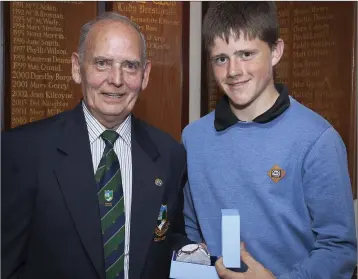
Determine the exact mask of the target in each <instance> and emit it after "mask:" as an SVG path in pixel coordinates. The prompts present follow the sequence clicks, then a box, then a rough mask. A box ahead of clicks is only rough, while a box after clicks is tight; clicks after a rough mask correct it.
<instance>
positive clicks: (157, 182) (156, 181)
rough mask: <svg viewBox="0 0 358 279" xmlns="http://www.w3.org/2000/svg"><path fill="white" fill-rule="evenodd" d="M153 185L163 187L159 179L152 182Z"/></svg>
mask: <svg viewBox="0 0 358 279" xmlns="http://www.w3.org/2000/svg"><path fill="white" fill-rule="evenodd" d="M154 183H155V185H157V186H162V185H163V181H162V180H161V179H160V178H156V179H155V181H154Z"/></svg>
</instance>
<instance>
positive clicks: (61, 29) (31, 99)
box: [4, 2, 97, 129]
mask: <svg viewBox="0 0 358 279" xmlns="http://www.w3.org/2000/svg"><path fill="white" fill-rule="evenodd" d="M4 14H5V15H6V18H5V25H4V26H5V43H6V45H5V94H4V96H5V115H4V116H5V129H9V128H14V127H16V126H19V125H22V124H26V123H29V122H32V121H36V120H40V119H43V118H47V117H50V116H52V115H54V114H57V113H59V112H62V111H64V110H68V109H71V108H73V107H74V106H75V105H76V104H77V103H78V102H79V100H80V99H81V98H82V92H81V89H80V87H79V86H77V85H75V84H74V83H73V82H72V78H71V54H72V52H74V51H77V46H78V41H79V34H80V28H81V26H82V25H83V24H84V23H86V22H87V21H90V20H91V19H93V18H94V17H95V16H96V15H97V3H96V2H10V3H7V4H6V6H5V11H4Z"/></svg>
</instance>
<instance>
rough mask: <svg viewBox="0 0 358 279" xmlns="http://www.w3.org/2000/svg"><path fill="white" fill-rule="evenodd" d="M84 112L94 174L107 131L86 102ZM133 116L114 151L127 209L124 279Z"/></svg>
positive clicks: (126, 264) (126, 258)
mask: <svg viewBox="0 0 358 279" xmlns="http://www.w3.org/2000/svg"><path fill="white" fill-rule="evenodd" d="M82 107H83V112H84V115H85V119H86V124H87V130H88V135H89V140H90V146H91V153H92V162H93V172H94V174H95V173H96V171H97V168H98V165H99V162H100V160H101V158H102V154H103V151H104V149H105V146H106V144H105V142H104V140H103V139H102V138H101V134H102V133H103V132H104V131H105V130H107V129H106V128H105V127H104V126H103V125H102V124H101V123H99V122H98V120H97V119H96V118H94V116H93V115H92V114H91V113H90V112H89V110H88V109H87V107H86V105H85V103H84V102H82ZM131 122H132V121H131V115H129V116H128V117H127V118H126V119H125V120H124V122H123V123H122V124H121V125H120V126H119V127H118V129H117V130H116V132H117V133H118V134H119V137H118V139H117V140H116V142H115V143H114V151H115V153H116V154H117V157H118V161H119V164H120V167H121V175H122V185H123V195H124V207H125V217H126V221H125V249H124V278H125V279H128V269H129V239H130V238H129V236H130V216H131V215H130V213H131V212H130V211H131V204H132V149H131Z"/></svg>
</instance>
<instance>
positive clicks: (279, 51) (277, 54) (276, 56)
mask: <svg viewBox="0 0 358 279" xmlns="http://www.w3.org/2000/svg"><path fill="white" fill-rule="evenodd" d="M284 47H285V44H284V42H283V40H282V39H278V40H277V42H276V44H275V45H274V46H273V47H272V66H275V65H276V64H277V63H278V62H279V61H280V59H281V57H282V55H283V49H284Z"/></svg>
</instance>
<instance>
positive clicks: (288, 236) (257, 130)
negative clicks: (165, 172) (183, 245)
mask: <svg viewBox="0 0 358 279" xmlns="http://www.w3.org/2000/svg"><path fill="white" fill-rule="evenodd" d="M290 101H291V105H290V107H289V108H288V109H287V110H286V111H285V112H284V113H283V114H282V115H280V116H279V117H277V118H276V119H274V120H273V121H271V122H269V123H265V124H259V123H254V122H247V123H245V122H238V123H237V124H235V125H233V126H231V127H230V128H228V129H226V130H224V131H221V132H217V131H216V130H215V128H214V113H210V114H208V115H207V116H205V117H203V118H201V119H200V120H198V121H196V122H194V123H192V124H190V125H189V126H187V127H186V128H185V130H184V131H183V143H184V145H185V147H186V150H187V160H188V175H189V182H188V185H187V187H186V188H185V205H184V214H185V223H186V231H187V233H188V236H189V237H190V238H191V239H192V240H193V241H196V242H201V241H205V242H206V244H207V245H208V248H209V251H210V252H211V253H212V254H213V255H217V256H220V255H221V211H220V210H221V209H222V208H229V209H230V208H236V209H238V210H239V213H240V218H241V241H244V242H245V244H246V248H247V250H248V251H249V253H251V255H252V256H253V257H254V258H255V259H256V260H258V261H259V262H260V263H262V264H263V265H264V266H265V267H266V268H268V269H269V270H271V271H272V272H273V274H274V275H275V276H276V277H278V278H280V279H283V278H285V279H286V278H290V279H306V278H312V279H339V278H347V279H348V278H350V277H351V276H352V272H353V269H354V267H355V265H356V250H357V245H356V233H355V224H354V210H353V199H352V193H351V184H350V181H349V175H348V170H347V158H346V149H345V146H344V144H343V142H342V140H341V138H340V136H339V135H338V133H337V132H336V131H335V130H334V129H333V128H332V126H331V125H330V124H329V123H328V122H327V121H326V120H324V119H323V118H322V117H320V116H319V115H318V114H316V113H314V112H313V111H311V110H309V109H308V108H306V107H304V106H302V105H301V104H299V103H298V102H297V101H295V100H294V99H293V98H290ZM275 165H276V166H278V169H281V170H284V172H285V175H284V176H283V178H282V179H281V180H280V181H278V182H277V183H276V182H274V181H273V180H272V179H271V177H270V176H269V175H268V173H269V171H270V169H271V168H272V167H273V166H275ZM282 173H283V171H282Z"/></svg>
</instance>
